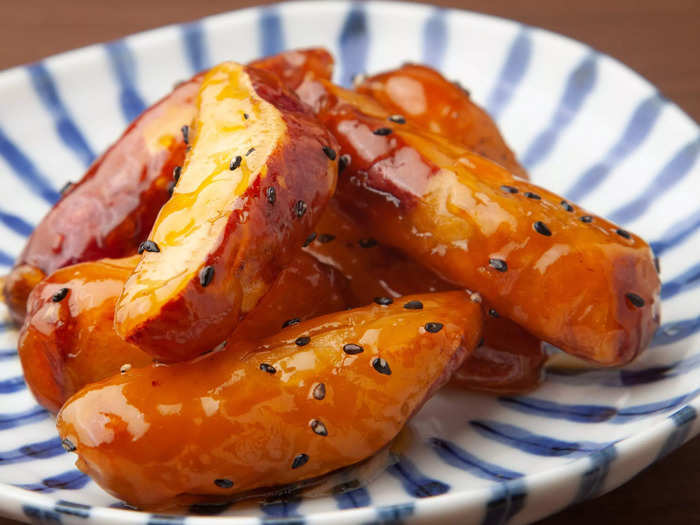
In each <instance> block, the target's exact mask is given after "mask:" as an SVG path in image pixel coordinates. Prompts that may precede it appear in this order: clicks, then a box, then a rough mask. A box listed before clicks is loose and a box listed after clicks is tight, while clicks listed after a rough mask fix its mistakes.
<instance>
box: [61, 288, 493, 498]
mask: <svg viewBox="0 0 700 525" xmlns="http://www.w3.org/2000/svg"><path fill="white" fill-rule="evenodd" d="M404 299H405V301H404V300H402V301H397V302H396V303H394V304H392V305H387V306H382V305H377V304H374V305H371V306H367V307H364V308H359V309H356V310H351V311H346V312H341V313H337V314H331V315H327V316H324V317H321V318H317V319H313V320H311V321H307V322H305V323H301V324H298V325H294V326H291V327H288V328H286V329H285V330H283V331H282V332H280V334H278V335H277V336H274V337H271V338H268V339H265V340H263V341H261V342H259V343H258V345H257V346H256V345H254V344H250V345H246V344H245V343H238V344H239V348H236V351H235V352H232V351H231V349H232V348H233V345H236V344H237V343H236V342H235V341H232V342H230V343H229V345H230V347H229V349H228V350H226V351H221V352H214V353H212V354H209V355H206V356H203V357H200V358H198V359H195V360H193V361H191V362H187V363H176V364H172V365H162V366H157V367H155V366H152V367H146V368H141V369H138V370H131V371H129V372H127V373H126V374H124V375H120V376H115V377H113V378H111V379H108V380H106V381H103V382H100V383H97V384H94V385H91V386H89V387H87V388H86V389H84V390H82V391H80V392H79V393H78V394H76V395H75V396H74V397H72V398H71V399H70V400H69V401H68V402H67V403H66V405H65V406H64V407H63V409H62V410H61V412H60V413H59V415H58V419H57V425H58V430H59V433H60V435H61V438H62V439H63V440H64V443H66V445H67V446H69V447H70V448H73V447H74V448H75V452H76V453H77V454H78V456H79V459H78V461H77V466H78V468H80V469H81V470H82V471H83V472H86V473H87V474H89V475H90V476H91V477H92V478H93V479H94V480H95V481H96V482H97V483H98V484H100V485H101V486H102V487H103V488H104V489H105V490H107V491H109V492H111V493H112V494H114V495H116V496H118V497H120V498H123V499H124V500H126V501H127V502H129V503H131V504H133V505H137V506H141V507H151V506H155V505H163V504H165V503H167V502H172V501H173V500H174V499H176V498H177V497H178V496H179V495H183V494H188V495H199V496H206V495H217V496H229V495H232V494H235V493H238V492H245V491H249V490H251V489H255V488H258V487H266V486H270V485H271V484H288V483H292V482H295V481H299V480H303V479H308V478H313V477H316V476H319V475H321V474H325V473H327V472H330V471H332V470H335V469H338V468H340V467H344V466H346V465H350V464H353V463H355V462H357V461H360V460H362V459H364V458H366V457H368V456H370V455H371V454H373V453H375V452H377V451H378V450H379V449H381V448H382V447H383V446H385V445H386V444H387V443H388V442H389V441H390V440H391V439H393V438H394V437H395V436H396V435H397V433H398V432H399V430H400V429H401V427H402V426H403V425H404V424H405V423H406V421H407V420H408V418H409V417H410V416H411V415H412V414H413V413H415V411H416V410H418V409H419V408H420V406H421V405H422V404H423V402H425V401H426V399H427V398H428V397H429V396H430V395H431V394H432V393H433V392H434V391H435V390H436V389H437V388H439V387H440V386H441V385H442V384H443V383H444V382H445V381H447V380H448V379H449V377H450V375H451V373H452V371H453V370H454V368H455V367H457V366H459V364H460V363H461V362H462V359H463V358H464V357H465V355H467V353H468V352H469V351H470V350H471V349H472V348H473V347H474V345H476V343H477V341H478V340H479V338H480V332H481V323H482V318H481V311H480V309H479V307H478V305H476V304H475V303H473V302H471V301H469V300H468V297H467V296H466V295H465V293H464V292H444V293H440V294H426V295H423V296H409V297H406V298H404ZM408 301H420V302H421V304H422V309H411V308H405V307H404V303H405V302H408ZM241 346H242V347H244V348H240V347H241ZM254 350H255V351H254ZM242 353H244V354H245V357H244V358H242V359H241V358H240V357H239V356H240V354H242Z"/></svg>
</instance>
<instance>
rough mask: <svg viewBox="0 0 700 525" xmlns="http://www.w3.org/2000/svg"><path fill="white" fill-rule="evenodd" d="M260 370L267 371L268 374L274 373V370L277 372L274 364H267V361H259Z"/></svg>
mask: <svg viewBox="0 0 700 525" xmlns="http://www.w3.org/2000/svg"><path fill="white" fill-rule="evenodd" d="M260 370H262V371H263V372H267V373H268V374H274V373H275V372H277V369H275V367H274V366H272V365H269V364H267V363H260Z"/></svg>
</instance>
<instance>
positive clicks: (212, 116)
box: [115, 62, 337, 361]
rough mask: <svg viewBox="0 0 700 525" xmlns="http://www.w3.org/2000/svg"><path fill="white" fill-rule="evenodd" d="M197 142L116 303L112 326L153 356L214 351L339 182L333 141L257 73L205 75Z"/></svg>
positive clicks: (227, 67) (234, 68) (232, 69)
mask: <svg viewBox="0 0 700 525" xmlns="http://www.w3.org/2000/svg"><path fill="white" fill-rule="evenodd" d="M197 105H198V110H199V111H198V115H197V117H196V119H195V121H194V124H193V126H192V129H191V131H190V141H191V143H192V149H191V151H190V153H189V154H188V156H187V159H186V161H185V164H184V166H183V168H182V173H181V176H180V179H179V182H178V183H177V185H176V186H175V189H174V192H173V196H172V197H171V199H170V200H169V201H168V202H167V203H166V204H165V205H164V206H163V208H162V209H161V211H160V213H159V214H158V218H157V219H156V222H155V224H154V226H153V230H152V231H151V234H150V236H149V240H148V241H147V242H146V243H144V245H143V247H144V250H143V255H142V259H141V261H140V262H139V264H138V266H137V267H136V270H135V271H134V273H133V274H132V276H131V277H130V278H129V280H128V281H127V283H126V285H125V287H124V291H123V292H122V296H121V298H120V299H119V301H118V302H117V305H116V310H115V327H116V329H117V333H119V334H120V335H121V336H122V337H124V338H125V339H126V340H127V341H129V342H132V343H134V344H137V345H138V346H139V347H141V348H142V349H144V350H146V351H148V352H149V353H151V354H152V355H154V356H155V357H157V358H159V359H162V360H165V361H178V360H183V359H187V358H190V357H193V356H195V355H197V354H199V353H202V352H204V351H207V350H210V349H211V348H212V347H213V346H215V345H216V344H217V343H218V342H220V341H221V339H222V337H224V336H225V335H226V333H227V332H228V331H229V330H230V329H231V327H232V326H234V325H235V322H236V320H237V319H238V318H239V315H241V314H246V313H247V312H249V311H251V310H252V309H253V307H254V306H255V305H256V304H257V302H258V301H259V300H260V298H261V297H262V296H263V295H264V294H265V293H266V292H267V290H268V289H269V287H270V284H271V283H272V281H273V280H274V279H275V278H276V276H277V275H278V274H279V272H280V271H281V270H282V268H284V266H285V265H286V264H287V262H288V261H289V260H290V259H291V257H292V255H293V254H294V253H295V251H296V249H297V247H298V246H300V245H301V244H302V242H303V240H304V238H305V237H306V236H307V235H308V233H309V232H310V231H311V229H312V228H313V226H314V224H315V222H316V221H317V220H318V216H319V214H320V212H321V211H322V209H323V208H324V207H325V205H326V203H327V201H328V199H329V198H330V195H331V194H332V192H333V191H334V188H335V179H336V173H337V165H336V164H337V160H335V159H336V154H335V150H336V149H337V144H336V142H335V140H334V139H333V137H332V135H330V134H329V133H328V132H327V130H325V128H323V127H322V126H321V124H320V123H319V122H318V121H317V120H316V119H315V117H314V116H313V114H312V113H311V112H310V111H309V110H308V108H307V107H306V106H305V105H303V104H302V103H301V102H300V101H299V100H298V99H297V98H296V96H295V95H294V94H293V93H291V92H290V91H289V90H287V89H286V88H285V87H284V86H283V85H282V84H281V82H280V81H279V79H277V77H275V76H273V75H271V74H270V73H267V72H265V71H262V70H258V69H255V68H252V67H246V66H242V65H239V64H236V63H233V62H225V63H223V64H221V65H219V66H217V67H215V68H213V69H212V70H211V71H210V72H209V73H207V75H206V77H205V79H204V82H203V84H202V87H201V89H200V93H199V96H198V103H197Z"/></svg>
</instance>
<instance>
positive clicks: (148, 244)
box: [138, 240, 160, 255]
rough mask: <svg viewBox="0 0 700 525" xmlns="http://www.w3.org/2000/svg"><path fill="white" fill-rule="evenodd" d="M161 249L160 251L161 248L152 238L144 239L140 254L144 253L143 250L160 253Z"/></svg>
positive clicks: (139, 250) (140, 245)
mask: <svg viewBox="0 0 700 525" xmlns="http://www.w3.org/2000/svg"><path fill="white" fill-rule="evenodd" d="M159 251H160V248H158V245H157V244H156V243H155V242H153V241H151V240H148V241H143V242H142V243H141V244H139V249H138V253H139V255H140V254H142V253H143V252H152V253H158V252H159Z"/></svg>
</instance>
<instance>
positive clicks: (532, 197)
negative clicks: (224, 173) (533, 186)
mask: <svg viewBox="0 0 700 525" xmlns="http://www.w3.org/2000/svg"><path fill="white" fill-rule="evenodd" d="M523 195H525V196H526V197H527V198H528V199H535V200H536V201H538V200H540V199H541V198H542V197H540V196H539V195H537V194H536V193H532V192H531V191H526V192H525V193H523Z"/></svg>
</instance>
